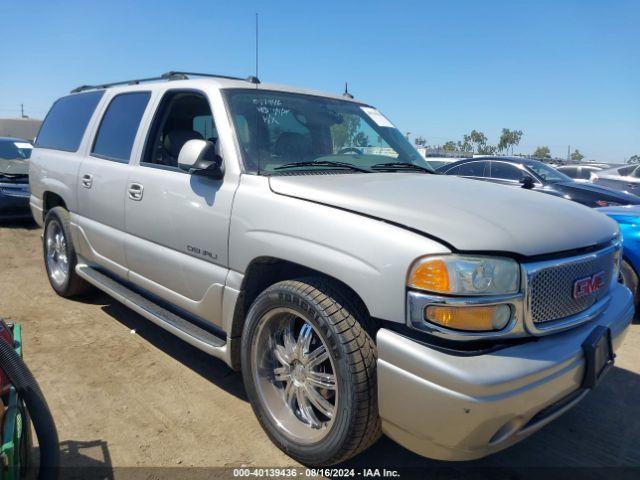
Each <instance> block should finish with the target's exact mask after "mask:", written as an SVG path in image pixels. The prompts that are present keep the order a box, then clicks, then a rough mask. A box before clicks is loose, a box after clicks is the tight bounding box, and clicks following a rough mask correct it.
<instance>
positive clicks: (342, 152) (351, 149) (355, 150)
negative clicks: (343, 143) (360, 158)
mask: <svg viewBox="0 0 640 480" xmlns="http://www.w3.org/2000/svg"><path fill="white" fill-rule="evenodd" d="M347 153H357V154H358V155H362V150H360V149H359V148H355V147H347V148H343V149H342V150H340V151H339V152H338V155H346V154H347Z"/></svg>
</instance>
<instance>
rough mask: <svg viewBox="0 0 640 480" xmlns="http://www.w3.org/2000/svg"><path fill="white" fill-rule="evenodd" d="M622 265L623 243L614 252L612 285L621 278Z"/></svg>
mask: <svg viewBox="0 0 640 480" xmlns="http://www.w3.org/2000/svg"><path fill="white" fill-rule="evenodd" d="M621 263H622V242H620V243H619V244H618V246H617V248H616V250H615V251H614V252H613V274H612V275H611V282H612V285H615V283H616V282H617V281H618V278H620V264H621Z"/></svg>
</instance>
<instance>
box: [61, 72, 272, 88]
mask: <svg viewBox="0 0 640 480" xmlns="http://www.w3.org/2000/svg"><path fill="white" fill-rule="evenodd" d="M190 76H191V77H210V78H225V79H227V80H241V81H245V82H249V83H255V84H258V83H260V80H258V78H257V77H254V76H250V77H247V78H246V79H245V78H240V77H230V76H228V75H217V74H215V73H197V72H177V71H173V70H172V71H170V72H165V73H163V74H162V75H160V76H159V77H149V78H136V79H133V80H123V81H120V82H111V83H102V84H100V85H80V86H79V87H76V88H74V89H73V90H71V93H78V92H84V91H85V90H100V89H104V88H109V87H116V86H119V85H138V84H140V83H143V82H153V81H156V80H187V79H188V78H189V77H190Z"/></svg>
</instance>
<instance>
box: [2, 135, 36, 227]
mask: <svg viewBox="0 0 640 480" xmlns="http://www.w3.org/2000/svg"><path fill="white" fill-rule="evenodd" d="M32 149H33V146H32V145H31V143H30V142H29V141H28V140H23V139H20V138H8V137H0V219H23V218H31V210H30V208H29V162H28V160H29V158H30V157H31V150H32Z"/></svg>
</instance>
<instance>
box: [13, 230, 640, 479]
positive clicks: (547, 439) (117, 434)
mask: <svg viewBox="0 0 640 480" xmlns="http://www.w3.org/2000/svg"><path fill="white" fill-rule="evenodd" d="M40 235H41V231H40V229H38V228H36V227H35V226H31V225H29V224H27V225H24V224H23V225H7V224H3V225H0V247H1V249H2V256H1V257H0V315H2V316H4V317H5V318H8V319H9V320H11V321H14V322H19V323H21V324H22V325H23V329H24V330H23V332H24V333H23V338H24V351H25V358H26V360H27V363H28V364H29V366H30V368H31V369H32V371H33V373H34V375H35V376H36V378H37V379H38V381H39V382H40V385H41V387H42V389H43V391H44V393H45V395H46V397H47V400H48V402H49V405H50V407H51V410H52V413H53V415H54V417H55V419H56V422H57V427H58V432H59V436H60V441H61V444H62V448H63V452H64V453H63V463H64V465H67V466H113V467H123V466H154V467H156V466H172V467H188V466H198V467H210V466H218V467H219V466H228V467H237V466H241V465H247V466H262V467H264V466H285V465H290V466H294V465H296V463H295V462H294V461H293V460H291V459H290V458H289V457H287V456H286V455H285V454H284V453H282V452H281V451H280V450H278V449H277V448H276V447H274V446H273V445H272V444H271V442H270V441H269V439H268V438H267V437H266V435H265V434H264V433H263V431H262V429H261V428H260V425H259V424H258V422H257V421H256V419H255V417H254V416H253V413H252V411H251V407H250V406H249V404H248V402H247V399H246V396H245V393H244V389H243V386H242V380H241V377H240V375H239V374H237V373H234V372H232V371H231V370H230V369H228V368H227V367H226V366H225V365H224V364H223V363H222V362H221V361H219V360H216V359H213V358H211V357H208V356H207V355H205V354H203V353H201V352H199V351H198V350H196V349H194V348H192V347H191V346H189V345H187V344H186V343H184V342H182V341H180V340H179V339H177V338H175V337H173V336H171V335H170V334H168V333H166V332H165V331H164V330H162V329H160V328H159V327H157V326H155V325H154V324H152V323H150V322H148V321H147V320H145V319H144V318H142V317H140V316H139V315H137V314H135V313H133V312H132V311H131V310H128V309H127V308H124V307H123V306H121V305H120V304H119V303H117V302H115V301H113V300H111V299H110V298H109V297H108V296H106V295H97V296H96V297H95V298H92V299H90V300H85V301H70V300H65V299H62V298H60V297H58V296H56V295H55V294H54V292H53V290H52V289H51V288H50V286H49V284H48V281H47V278H46V275H45V271H44V266H43V262H42V253H41V242H40ZM348 465H349V466H354V467H366V468H376V467H378V468H382V467H403V466H404V467H441V466H442V465H443V463H440V462H435V461H432V460H427V459H424V458H421V457H418V456H417V455H414V454H412V453H410V452H408V451H407V450H405V449H403V448H402V447H400V446H398V445H396V444H395V443H393V442H392V441H390V440H389V439H386V438H383V439H382V440H380V441H379V442H378V443H377V444H376V445H375V446H373V447H372V448H371V449H369V450H368V451H367V452H365V453H363V454H361V455H359V456H358V457H356V458H355V459H353V460H352V461H350V462H349V464H348ZM472 465H477V466H501V467H502V466H507V467H524V466H538V467H539V466H589V467H593V466H640V325H638V324H635V325H632V327H631V329H630V332H629V334H628V336H627V339H626V341H625V344H624V345H623V348H622V349H621V351H620V352H619V355H618V358H617V366H616V367H615V369H614V370H613V371H612V372H611V373H610V374H609V376H608V378H607V379H606V380H605V381H604V382H603V383H602V384H601V385H600V387H599V388H598V389H597V390H596V391H595V392H593V393H592V394H590V395H589V396H588V397H587V398H586V399H585V400H584V401H583V402H582V403H581V404H580V405H579V406H578V407H576V408H574V409H573V410H572V411H570V412H568V413H567V414H566V415H564V416H563V417H562V418H560V419H559V420H557V421H555V422H554V423H552V424H551V425H549V426H547V427H546V428H544V429H543V430H542V431H541V432H539V433H538V434H536V435H534V436H533V437H531V438H529V439H527V440H525V441H524V442H522V443H520V444H519V445H516V446H515V447H512V448H510V449H508V450H507V451H504V452H501V453H498V454H496V455H493V456H491V457H488V458H486V459H483V460H481V461H478V462H473V463H472Z"/></svg>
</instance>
